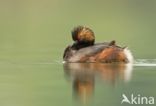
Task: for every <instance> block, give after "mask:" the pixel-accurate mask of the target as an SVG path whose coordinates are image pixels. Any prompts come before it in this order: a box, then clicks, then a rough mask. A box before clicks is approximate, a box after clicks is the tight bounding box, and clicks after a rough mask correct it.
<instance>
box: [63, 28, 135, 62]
mask: <svg viewBox="0 0 156 106" xmlns="http://www.w3.org/2000/svg"><path fill="white" fill-rule="evenodd" d="M72 38H73V40H74V43H73V44H72V45H69V46H68V47H67V48H66V49H65V51H64V55H63V60H64V61H66V62H104V63H112V62H120V63H129V62H132V61H133V56H132V54H131V52H130V51H129V50H128V49H127V48H126V47H120V46H117V45H116V43H115V41H114V40H113V41H111V42H104V43H96V44H95V43H94V42H95V36H94V32H93V31H92V30H91V29H90V28H88V27H84V26H78V27H75V28H74V29H73V30H72Z"/></svg>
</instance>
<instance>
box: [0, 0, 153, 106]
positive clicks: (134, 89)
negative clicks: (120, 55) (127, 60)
mask: <svg viewBox="0 0 156 106" xmlns="http://www.w3.org/2000/svg"><path fill="white" fill-rule="evenodd" d="M155 13H156V1H154V0H150V1H149V0H127V1H125V0H118V1H113V0H107V1H106V0H103V1H100V0H85V1H84V0H77V1H76V0H51V1H50V0H44V1H41V0H0V106H74V105H77V106H79V105H82V106H85V105H88V106H104V105H106V106H120V105H121V100H122V94H123V93H124V94H125V95H126V96H128V97H129V96H130V95H131V94H134V95H138V94H140V95H141V96H153V97H155V98H156V92H155V89H156V85H155V82H156V77H155V76H156V67H155V64H156V61H155V58H156V50H155V45H156V42H155V39H156V36H155V35H156V30H155V27H156V21H155V19H156V14H155ZM76 25H86V26H89V27H90V28H91V29H93V31H94V32H95V36H96V42H103V41H111V40H116V41H117V44H120V45H121V46H128V47H129V49H130V50H131V51H132V53H133V55H134V58H135V61H136V63H135V64H134V65H133V69H132V70H131V71H126V66H122V67H121V66H108V67H106V66H104V65H101V64H100V65H97V66H96V65H95V64H93V65H86V64H84V65H82V64H81V65H80V64H77V65H78V67H79V65H80V66H81V67H80V68H77V66H75V65H71V66H73V67H71V66H70V65H67V66H66V65H64V64H63V63H62V54H63V51H64V48H65V47H66V46H67V45H69V44H71V43H73V42H72V39H71V34H70V31H71V29H72V28H73V27H74V26H76ZM137 59H139V60H137ZM143 59H144V60H143ZM88 69H89V70H91V71H88ZM82 70H84V71H82ZM81 71H82V72H81ZM126 72H128V73H129V74H125V73H126ZM127 75H128V76H127ZM80 79H81V80H80ZM85 89H87V90H86V91H85ZM85 92H86V93H85ZM123 105H127V104H126V103H125V104H123ZM144 105H145V104H144Z"/></svg>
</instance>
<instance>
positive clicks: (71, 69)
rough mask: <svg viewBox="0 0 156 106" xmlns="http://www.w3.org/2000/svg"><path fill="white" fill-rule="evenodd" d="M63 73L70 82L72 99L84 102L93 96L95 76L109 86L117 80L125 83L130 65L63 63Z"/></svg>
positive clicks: (128, 76)
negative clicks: (75, 98)
mask: <svg viewBox="0 0 156 106" xmlns="http://www.w3.org/2000/svg"><path fill="white" fill-rule="evenodd" d="M64 72H65V75H66V77H67V78H68V79H70V81H72V86H73V91H74V92H73V94H74V97H77V98H79V99H81V100H82V101H83V102H84V101H86V100H87V99H88V97H90V96H91V95H92V94H93V91H94V88H95V87H94V86H95V82H96V81H95V80H96V78H95V76H97V77H99V78H100V79H101V80H103V81H106V82H108V83H110V84H111V85H114V84H117V82H118V81H117V80H122V81H124V82H127V81H129V80H130V78H131V73H132V64H123V63H120V64H103V63H64Z"/></svg>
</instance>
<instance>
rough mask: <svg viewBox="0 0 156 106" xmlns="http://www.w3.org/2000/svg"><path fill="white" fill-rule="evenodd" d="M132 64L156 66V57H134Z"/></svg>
mask: <svg viewBox="0 0 156 106" xmlns="http://www.w3.org/2000/svg"><path fill="white" fill-rule="evenodd" d="M133 65H134V66H156V59H136V60H135V61H134V64H133Z"/></svg>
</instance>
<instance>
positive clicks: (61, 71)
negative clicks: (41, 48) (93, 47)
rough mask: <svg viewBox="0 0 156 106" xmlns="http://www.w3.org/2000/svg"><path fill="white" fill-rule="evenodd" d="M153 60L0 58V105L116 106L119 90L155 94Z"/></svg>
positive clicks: (119, 99) (129, 93)
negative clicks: (17, 60)
mask: <svg viewBox="0 0 156 106" xmlns="http://www.w3.org/2000/svg"><path fill="white" fill-rule="evenodd" d="M155 63H156V59H137V60H136V61H135V63H134V64H133V65H132V64H127V65H123V64H113V65H112V64H102V63H101V64H95V63H62V62H61V61H53V62H41V63H36V62H35V63H33V62H32V63H30V62H23V63H22V62H21V63H18V62H7V63H6V62H3V61H1V62H0V94H1V95H0V105H1V106H10V105H11V106H13V105H15V106H28V105H29V106H43V105H46V106H60V105H62V104H63V105H64V106H73V105H79V106H80V105H82V106H103V105H109V106H114V105H115V106H118V105H119V106H120V105H121V100H122V94H123V93H124V94H126V95H128V96H129V95H131V94H134V95H136V96H137V95H138V94H140V95H142V96H153V97H156V92H155V88H156V85H155V82H156V78H155V75H156V67H155V65H154V64H155ZM125 105H126V104H125Z"/></svg>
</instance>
